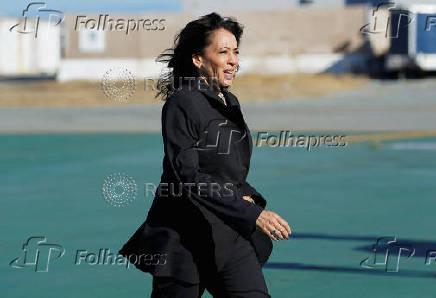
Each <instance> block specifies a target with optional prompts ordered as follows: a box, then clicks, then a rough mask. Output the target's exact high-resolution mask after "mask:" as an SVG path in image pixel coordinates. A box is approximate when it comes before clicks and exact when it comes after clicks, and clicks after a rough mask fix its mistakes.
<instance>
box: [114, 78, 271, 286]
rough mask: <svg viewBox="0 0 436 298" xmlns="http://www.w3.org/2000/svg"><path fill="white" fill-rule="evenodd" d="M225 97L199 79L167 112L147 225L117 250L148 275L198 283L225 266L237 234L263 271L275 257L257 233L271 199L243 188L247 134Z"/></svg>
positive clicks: (185, 88)
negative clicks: (158, 177)
mask: <svg viewBox="0 0 436 298" xmlns="http://www.w3.org/2000/svg"><path fill="white" fill-rule="evenodd" d="M223 93H224V96H225V98H226V102H227V105H225V104H224V103H223V101H222V99H221V98H219V97H218V96H217V95H216V93H215V92H213V91H212V90H210V89H209V87H208V86H207V85H205V83H204V81H202V80H198V79H197V80H195V81H191V84H190V85H187V84H186V85H184V86H183V87H182V88H181V89H180V90H177V91H176V92H175V93H174V94H173V95H172V96H170V97H169V98H168V99H167V101H166V102H165V104H164V106H163V108H162V136H163V143H164V150H165V156H164V159H163V173H162V176H161V184H160V185H159V187H158V188H157V190H156V195H155V199H154V200H153V204H152V206H151V208H150V210H149V212H148V216H147V219H146V220H145V222H144V223H143V224H142V225H141V226H140V227H139V228H138V229H137V231H136V232H135V233H134V235H133V236H132V237H131V238H130V239H129V241H128V242H127V243H126V244H124V246H123V248H122V249H121V250H120V254H121V255H123V256H125V257H127V258H129V260H130V261H131V263H133V264H135V266H136V267H137V268H138V269H140V270H142V271H144V272H149V273H151V274H152V275H154V276H172V277H175V278H178V279H180V280H183V281H186V282H189V283H198V282H199V278H200V276H202V275H207V274H208V273H209V272H214V271H217V270H220V268H222V266H223V265H224V263H225V261H226V260H227V259H228V256H229V254H230V253H232V243H233V242H234V240H235V239H236V238H237V237H239V236H242V237H245V238H246V239H248V240H250V242H251V243H252V245H253V246H254V248H255V251H256V254H257V256H258V259H259V262H260V263H261V264H262V265H263V264H264V263H265V262H266V260H267V259H268V257H269V255H270V253H271V250H272V242H271V240H270V239H269V237H267V236H266V235H265V234H264V233H263V232H261V231H260V230H258V229H256V219H257V218H258V216H259V214H260V212H261V211H262V210H263V209H264V208H265V206H266V201H265V199H264V198H263V196H262V195H261V194H260V193H258V192H257V191H256V189H255V188H253V187H252V186H251V185H250V184H249V183H248V182H246V177H247V175H248V170H249V166H250V158H251V153H252V147H253V144H252V139H251V135H250V131H249V129H248V127H247V125H246V123H245V121H244V118H243V116H242V113H241V110H240V106H239V102H238V100H237V98H236V97H235V96H234V95H233V94H232V93H230V92H228V91H224V92H223ZM166 183H167V184H166ZM189 183H192V184H189ZM201 183H204V184H201ZM212 185H213V186H212ZM212 189H214V190H215V191H212ZM243 195H250V196H251V197H252V198H253V199H254V201H255V204H253V203H250V202H248V201H246V200H244V199H242V196H243ZM140 255H142V258H141V257H138V256H140Z"/></svg>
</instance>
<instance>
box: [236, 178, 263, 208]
mask: <svg viewBox="0 0 436 298" xmlns="http://www.w3.org/2000/svg"><path fill="white" fill-rule="evenodd" d="M242 194H243V195H248V196H251V198H252V199H253V200H254V202H255V203H256V205H259V206H261V207H262V208H265V207H266V200H265V198H264V197H263V196H262V195H261V194H260V193H259V192H258V191H257V190H256V189H255V188H254V187H253V186H251V185H250V184H249V183H248V182H245V183H244V184H243V186H242Z"/></svg>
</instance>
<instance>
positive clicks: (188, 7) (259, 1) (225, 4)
mask: <svg viewBox="0 0 436 298" xmlns="http://www.w3.org/2000/svg"><path fill="white" fill-rule="evenodd" d="M343 6H344V0H273V1H264V0H239V1H234V0H221V1H216V0H182V9H183V11H185V12H191V13H194V14H195V15H197V16H198V15H201V14H205V13H210V12H212V11H216V12H218V13H219V12H223V11H224V12H231V11H255V10H261V11H268V10H290V9H295V8H301V7H307V8H312V7H313V8H320V7H322V8H326V7H328V8H339V7H343Z"/></svg>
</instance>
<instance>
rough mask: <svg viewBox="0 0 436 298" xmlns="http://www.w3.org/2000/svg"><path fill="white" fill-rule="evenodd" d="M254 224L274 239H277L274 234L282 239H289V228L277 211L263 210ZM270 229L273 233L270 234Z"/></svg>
mask: <svg viewBox="0 0 436 298" xmlns="http://www.w3.org/2000/svg"><path fill="white" fill-rule="evenodd" d="M256 225H257V226H258V227H259V228H260V229H261V230H262V231H263V232H264V233H265V234H267V235H268V236H269V237H270V238H271V239H272V240H274V241H279V239H277V238H276V237H275V236H274V234H275V235H277V236H278V237H279V238H280V239H282V240H284V239H289V236H290V235H291V228H290V227H289V225H288V223H287V222H286V220H284V219H283V218H281V217H280V216H279V215H278V214H277V213H275V212H272V211H269V210H263V211H262V212H261V213H260V214H259V217H258V218H257V220H256ZM271 231H274V234H272V233H271Z"/></svg>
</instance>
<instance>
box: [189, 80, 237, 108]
mask: <svg viewBox="0 0 436 298" xmlns="http://www.w3.org/2000/svg"><path fill="white" fill-rule="evenodd" d="M191 83H192V85H191V88H193V89H195V90H198V91H199V92H201V93H203V94H204V95H206V97H208V98H210V99H214V101H215V103H216V102H218V103H219V104H220V105H221V106H222V107H224V108H225V107H226V105H225V104H224V103H223V100H222V99H221V98H220V97H219V96H218V94H217V93H216V92H215V91H214V90H213V89H212V88H211V87H210V86H209V85H208V84H207V83H206V82H205V81H204V79H202V78H196V79H195V80H194V81H192V82H191ZM222 93H223V95H224V97H225V99H226V103H227V106H229V105H230V106H232V107H234V106H239V104H238V100H237V99H236V97H235V96H234V95H233V94H231V93H230V92H229V91H227V90H226V89H223V91H222ZM214 106H216V105H215V104H214Z"/></svg>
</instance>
